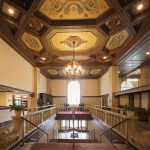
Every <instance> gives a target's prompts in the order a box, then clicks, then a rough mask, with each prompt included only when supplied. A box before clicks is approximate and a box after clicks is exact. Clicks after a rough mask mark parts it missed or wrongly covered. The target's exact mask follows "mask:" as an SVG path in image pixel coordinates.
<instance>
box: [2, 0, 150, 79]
mask: <svg viewBox="0 0 150 150" xmlns="http://www.w3.org/2000/svg"><path fill="white" fill-rule="evenodd" d="M79 1H80V0H79ZM105 1H106V2H107V4H108V5H109V7H110V9H109V10H108V11H106V12H105V13H104V14H102V15H100V16H99V17H97V18H95V19H88V18H87V19H84V20H83V19H82V20H80V19H78V20H71V19H70V20H65V19H64V20H62V19H60V20H51V19H50V18H48V17H47V16H45V15H44V14H42V13H41V12H40V11H39V9H40V8H41V6H42V5H43V3H44V0H22V1H21V2H20V1H19V0H0V10H1V11H0V37H1V38H3V39H4V40H5V41H6V42H7V43H8V44H10V45H11V46H12V47H13V48H14V49H15V50H16V51H17V52H18V53H19V54H20V55H22V56H23V57H24V58H25V59H26V60H27V61H29V62H30V63H31V64H32V65H33V66H37V67H39V68H40V70H41V73H42V74H44V75H45V76H46V77H48V78H51V79H56V78H57V79H61V78H67V76H65V75H60V74H57V75H52V74H50V73H49V72H48V70H49V69H52V70H56V71H58V72H59V70H63V69H65V67H66V65H67V63H68V62H69V61H64V60H60V59H59V57H60V56H62V57H63V56H72V52H70V54H68V55H66V54H63V53H62V54H60V55H58V54H57V53H56V54H55V53H54V52H51V51H53V50H51V51H50V50H48V47H49V46H48V44H47V42H46V40H45V39H46V37H47V35H48V34H50V32H51V31H53V30H55V29H59V28H60V29H64V28H67V29H69V28H70V29H82V28H86V29H88V28H90V29H91V28H93V29H96V30H97V32H100V33H101V34H102V35H103V36H104V37H105V41H104V42H103V43H102V45H101V46H99V48H98V50H97V51H95V52H94V53H89V54H88V56H89V58H90V59H88V60H79V63H80V64H81V66H82V68H83V69H86V70H89V71H90V70H92V69H97V68H99V69H100V72H99V73H98V74H96V75H95V74H94V75H91V74H85V75H81V76H80V78H92V79H93V78H99V77H101V76H102V75H103V74H104V73H105V72H106V71H107V70H108V68H109V67H110V66H111V65H117V64H118V65H119V61H120V60H121V59H122V58H123V57H124V56H126V55H127V54H128V53H129V52H130V51H133V49H134V47H137V43H139V44H140V42H143V40H141V39H142V37H145V34H146V35H147V34H148V33H147V31H148V29H149V25H148V24H149V22H150V21H149V20H150V19H149V16H150V9H149V8H150V7H149V6H147V7H148V9H146V10H144V11H143V12H141V13H136V14H134V13H133V8H134V6H135V5H137V4H138V3H139V2H143V1H144V2H145V1H146V2H145V3H146V4H148V2H147V1H149V0H142V1H139V0H105ZM5 3H6V4H8V5H10V6H12V7H14V8H15V9H16V10H17V11H18V12H19V14H20V17H19V18H18V19H14V18H13V17H11V16H9V15H7V14H6V13H4V12H3V11H2V9H3V5H4V4H5ZM149 3H150V2H149ZM149 5H150V4H149ZM124 30H125V31H127V32H128V34H129V37H127V39H125V41H124V42H123V43H122V44H121V46H118V47H117V48H115V49H113V50H109V49H107V48H106V43H107V42H108V41H109V40H110V39H111V37H112V36H114V38H117V36H121V35H120V34H118V33H121V32H122V31H124ZM24 33H28V34H30V35H32V36H34V38H33V41H36V38H38V39H39V41H40V43H41V44H42V46H43V48H42V50H41V51H36V50H34V49H31V47H30V48H29V47H27V45H26V44H25V43H24V42H23V41H22V39H21V37H22V35H23V34H24ZM117 34H118V35H117ZM147 36H148V35H147ZM76 55H79V54H76ZM83 55H84V54H83ZM103 56H108V60H107V61H105V60H103ZM41 57H45V58H46V59H47V60H46V61H42V60H41V59H40V58H41ZM144 61H145V59H144V60H143V62H144ZM127 73H128V72H125V73H123V74H127Z"/></svg>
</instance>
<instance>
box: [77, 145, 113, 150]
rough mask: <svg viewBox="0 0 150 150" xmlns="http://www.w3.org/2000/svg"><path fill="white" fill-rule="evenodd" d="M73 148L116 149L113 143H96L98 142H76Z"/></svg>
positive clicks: (92, 149) (83, 149)
mask: <svg viewBox="0 0 150 150" xmlns="http://www.w3.org/2000/svg"><path fill="white" fill-rule="evenodd" d="M75 150H116V148H115V147H114V146H113V144H109V143H107V144H104V143H101V144H98V143H86V144H84V143H82V144H76V146H75Z"/></svg>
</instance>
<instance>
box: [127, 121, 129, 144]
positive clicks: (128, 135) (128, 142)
mask: <svg viewBox="0 0 150 150" xmlns="http://www.w3.org/2000/svg"><path fill="white" fill-rule="evenodd" d="M128 121H129V120H127V123H126V126H127V127H126V128H127V137H126V140H127V145H128V144H129V140H128V136H129V135H128V134H129V131H128Z"/></svg>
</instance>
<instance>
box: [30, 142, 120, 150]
mask: <svg viewBox="0 0 150 150" xmlns="http://www.w3.org/2000/svg"><path fill="white" fill-rule="evenodd" d="M43 149H44V150H56V149H57V150H117V149H116V148H115V147H114V145H113V144H109V143H107V144H103V143H102V144H99V143H82V144H81V143H76V144H75V145H74V144H71V143H35V144H34V145H33V146H32V147H31V149H30V150H43Z"/></svg>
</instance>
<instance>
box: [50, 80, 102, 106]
mask: <svg viewBox="0 0 150 150" xmlns="http://www.w3.org/2000/svg"><path fill="white" fill-rule="evenodd" d="M69 82H70V80H50V81H49V82H48V84H50V85H48V87H49V88H50V89H48V91H50V93H51V95H53V96H65V97H54V98H53V103H54V104H64V103H66V102H67V85H68V83H69ZM79 83H80V85H81V96H83V97H81V103H84V104H95V105H97V104H98V103H99V99H98V98H97V97H96V98H95V97H94V96H98V95H99V84H98V80H97V79H95V80H79ZM84 96H87V97H86V98H85V97H84ZM88 96H90V97H88ZM91 96H93V98H91Z"/></svg>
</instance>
